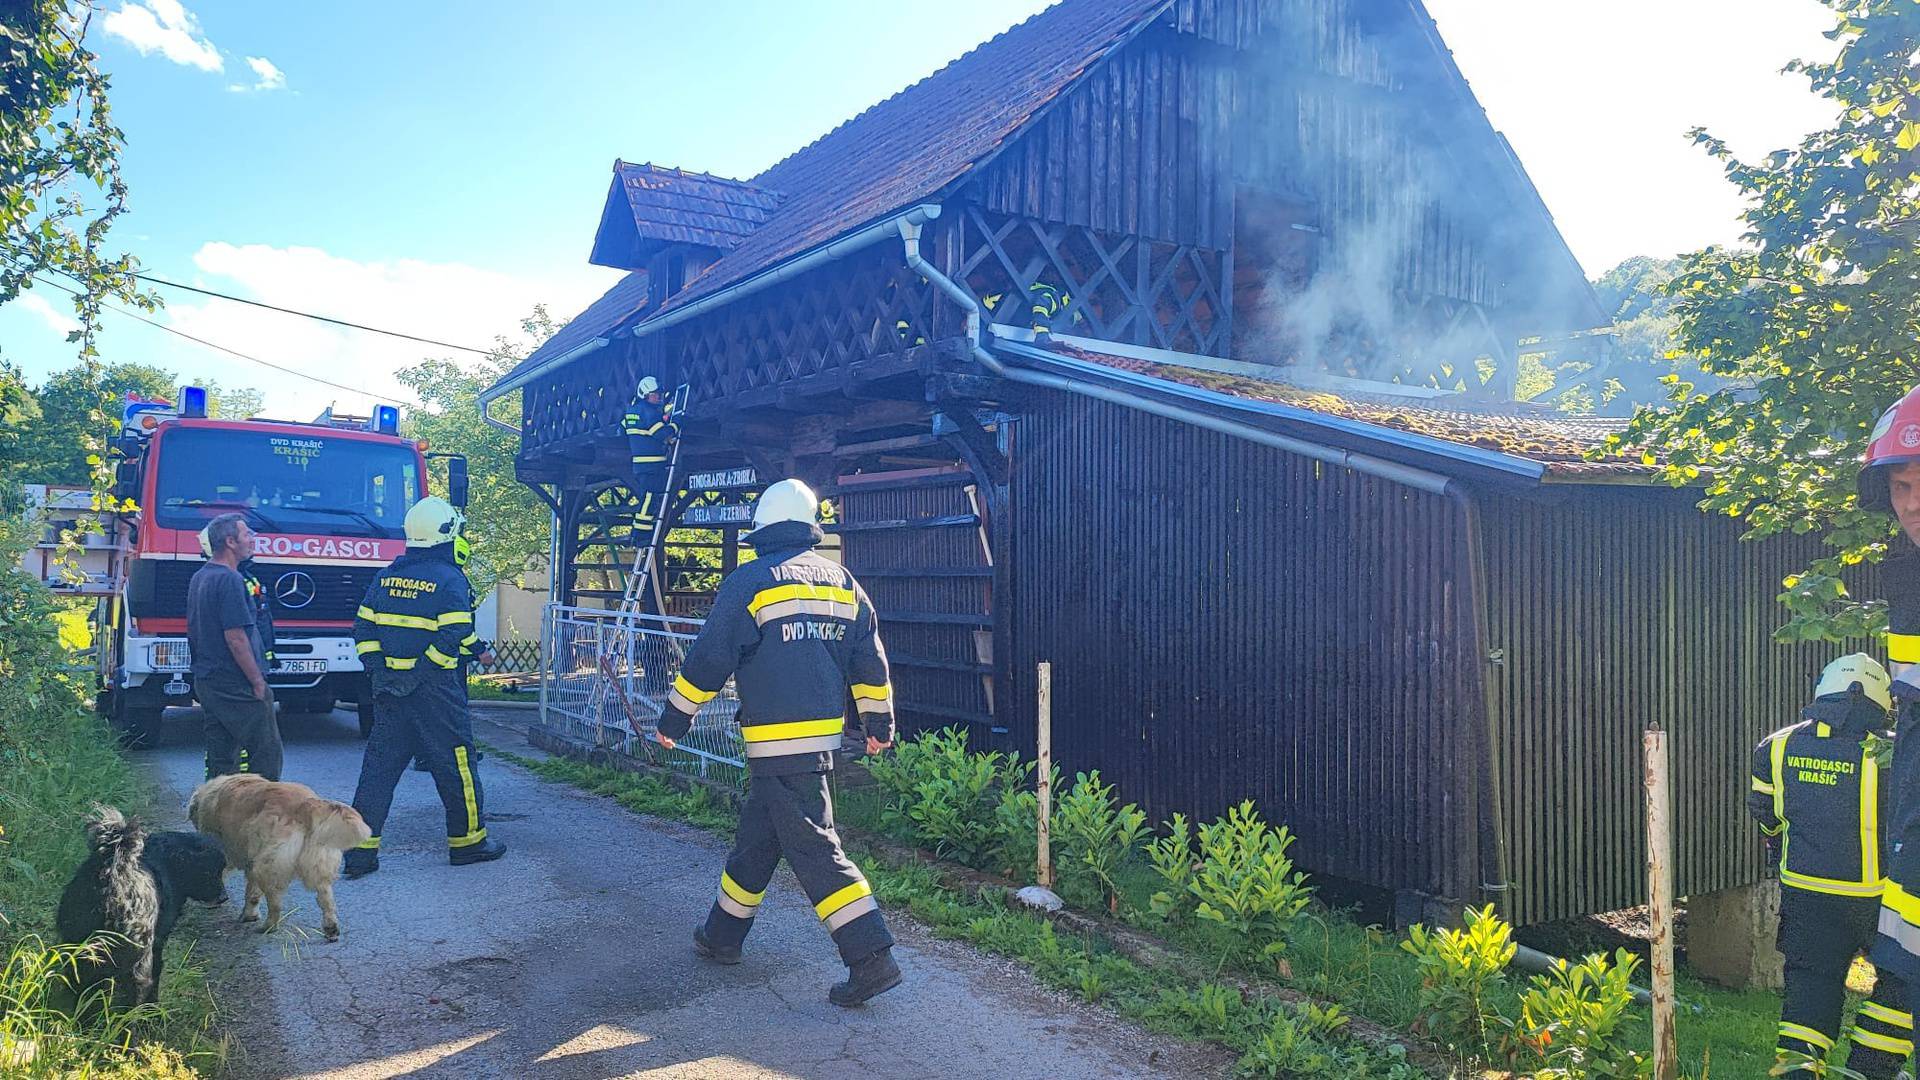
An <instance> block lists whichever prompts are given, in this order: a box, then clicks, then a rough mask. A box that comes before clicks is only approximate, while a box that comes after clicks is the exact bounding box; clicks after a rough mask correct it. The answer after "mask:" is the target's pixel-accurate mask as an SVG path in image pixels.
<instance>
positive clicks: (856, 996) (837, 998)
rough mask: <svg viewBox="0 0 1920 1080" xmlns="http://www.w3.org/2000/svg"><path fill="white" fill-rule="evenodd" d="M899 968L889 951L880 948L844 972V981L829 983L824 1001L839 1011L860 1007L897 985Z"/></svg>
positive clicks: (888, 949) (889, 949) (898, 983)
mask: <svg viewBox="0 0 1920 1080" xmlns="http://www.w3.org/2000/svg"><path fill="white" fill-rule="evenodd" d="M900 978H901V976H900V965H899V964H896V963H894V962H893V950H892V949H891V948H886V949H881V950H880V951H879V952H877V953H874V954H873V955H872V956H869V957H867V958H866V959H865V960H862V961H860V962H859V963H857V964H855V965H853V966H852V967H850V968H848V969H847V980H846V981H845V982H837V983H834V984H833V987H832V989H829V990H828V991H827V1000H828V1001H831V1002H833V1003H834V1004H835V1005H838V1006H840V1007H841V1008H843V1009H851V1008H853V1007H854V1006H855V1005H860V1004H864V1003H865V1002H866V1001H867V999H868V998H871V997H874V996H875V995H878V994H884V993H886V992H887V991H889V990H891V989H893V988H894V987H896V986H899V985H900Z"/></svg>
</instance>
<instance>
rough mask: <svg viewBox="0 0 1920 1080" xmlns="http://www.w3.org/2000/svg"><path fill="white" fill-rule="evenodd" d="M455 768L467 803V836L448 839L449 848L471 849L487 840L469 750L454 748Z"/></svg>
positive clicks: (462, 747)
mask: <svg viewBox="0 0 1920 1080" xmlns="http://www.w3.org/2000/svg"><path fill="white" fill-rule="evenodd" d="M453 767H454V768H456V769H458V770H460V795H461V797H462V798H464V799H465V800H466V802H467V835H465V836H449V837H447V846H448V847H469V846H471V845H473V844H477V843H479V842H480V841H482V840H485V839H486V838H487V830H485V829H483V828H481V827H480V800H479V799H478V798H477V797H475V796H474V793H473V769H472V768H471V767H469V766H468V764H467V748H466V747H464V746H456V747H454V748H453Z"/></svg>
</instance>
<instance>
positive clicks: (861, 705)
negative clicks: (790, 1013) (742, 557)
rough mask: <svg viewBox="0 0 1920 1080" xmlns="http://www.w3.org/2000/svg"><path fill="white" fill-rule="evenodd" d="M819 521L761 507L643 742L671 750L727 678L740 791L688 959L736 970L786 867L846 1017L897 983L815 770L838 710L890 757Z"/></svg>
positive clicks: (866, 633)
mask: <svg viewBox="0 0 1920 1080" xmlns="http://www.w3.org/2000/svg"><path fill="white" fill-rule="evenodd" d="M819 512H820V500H819V499H818V498H817V497H815V496H814V494H813V492H812V491H811V490H809V489H808V487H807V486H806V485H805V484H803V483H801V482H800V481H798V480H782V481H780V482H779V483H777V484H774V485H772V486H770V487H768V488H767V490H766V492H765V494H763V495H761V496H760V501H759V502H758V503H757V504H756V505H755V506H754V513H753V531H752V532H751V533H749V534H748V535H747V537H746V540H747V543H749V544H751V545H753V549H754V551H755V552H757V553H758V558H756V559H754V560H753V561H752V562H750V563H748V564H747V565H745V566H743V567H741V568H740V569H738V570H735V571H734V572H733V573H732V574H731V575H729V576H728V578H727V579H726V580H725V581H724V582H722V583H721V584H720V592H719V594H718V595H717V596H716V597H715V598H714V605H713V611H712V612H711V613H710V614H709V615H708V616H707V623H706V626H705V627H704V628H703V629H702V630H701V631H700V637H699V639H698V640H697V641H695V642H694V643H693V647H692V648H691V649H689V650H688V652H687V659H686V663H685V664H684V665H682V667H681V669H680V675H679V677H678V678H677V679H675V680H674V684H673V689H672V690H671V691H670V692H669V693H668V695H667V706H666V710H665V711H664V712H663V713H662V715H661V717H660V726H659V730H658V731H657V732H656V733H655V734H654V738H656V739H657V740H659V742H660V744H661V745H663V746H666V747H669V748H670V747H672V746H673V744H674V741H675V740H676V739H682V738H685V737H686V734H687V732H688V731H690V730H692V727H693V719H694V714H695V713H697V712H699V710H700V707H701V706H702V705H704V704H705V703H707V702H709V701H711V700H713V698H714V697H715V696H716V695H717V694H719V693H720V689H721V687H723V686H725V685H726V682H727V678H728V677H729V676H732V677H733V678H734V680H735V685H736V687H737V689H738V691H739V696H740V713H739V721H740V734H741V736H742V737H743V738H744V739H745V741H746V748H747V768H748V771H749V772H750V773H751V776H752V783H751V785H750V786H749V787H748V790H747V802H746V805H745V806H744V807H742V808H741V811H740V826H739V832H738V834H737V835H736V836H735V837H734V844H733V852H732V854H730V855H728V856H727V865H726V869H725V870H724V871H723V872H722V873H721V875H720V890H719V896H718V897H717V898H716V899H715V900H714V904H713V908H712V910H711V911H709V912H708V914H707V921H706V923H705V925H703V926H701V927H700V928H699V929H697V930H695V931H694V932H693V945H694V950H695V951H696V952H698V953H699V954H700V955H701V956H703V957H705V958H707V959H709V960H712V961H714V962H716V963H721V964H737V963H739V962H740V948H741V944H742V943H743V942H744V941H745V940H746V936H747V931H748V930H749V929H751V928H752V927H753V917H754V915H755V913H756V912H758V911H759V908H760V902H761V899H762V898H763V897H764V896H765V895H766V891H767V885H768V883H769V882H771V881H772V880H773V871H774V868H775V867H777V866H778V865H779V863H780V859H781V857H782V856H784V857H785V858H786V860H787V863H788V865H790V866H792V867H793V872H794V875H795V876H796V877H798V878H799V879H800V887H801V888H802V889H805V890H806V893H807V899H808V900H810V901H811V902H812V903H813V910H814V913H815V914H816V915H818V916H819V917H820V921H821V923H823V924H824V925H825V926H826V928H827V932H828V933H830V934H831V935H832V936H833V940H834V943H835V944H837V945H838V946H839V948H840V958H841V960H843V961H844V962H845V963H846V965H847V978H846V980H845V981H844V982H840V983H836V984H835V985H834V986H833V987H832V989H830V990H829V991H828V992H827V998H828V1000H830V1001H832V1002H833V1003H834V1004H835V1005H841V1006H847V1007H851V1006H854V1005H859V1004H861V1003H862V1002H864V1001H866V1000H867V999H868V998H871V997H873V996H874V995H875V994H879V993H881V992H883V991H886V990H890V989H892V988H893V987H895V986H898V985H900V967H899V965H898V964H896V963H894V960H893V952H892V950H893V935H892V934H890V933H889V932H888V931H887V923H886V919H885V918H883V917H882V916H881V914H880V905H879V904H878V902H876V901H875V900H874V897H873V889H872V888H871V887H870V886H869V885H868V884H867V879H866V877H865V876H863V875H862V874H861V873H860V868H859V867H857V866H855V865H853V863H851V862H849V861H848V860H847V856H846V853H845V852H843V851H842V850H841V848H840V836H839V834H838V833H836V832H835V831H834V827H833V799H832V796H831V794H830V793H829V791H828V790H827V772H828V771H829V770H830V769H832V768H833V751H834V750H835V749H836V748H838V747H839V745H840V733H841V730H842V729H843V728H844V727H845V725H846V710H847V702H848V700H849V698H851V700H852V701H853V703H854V706H855V707H856V708H857V709H858V711H859V714H860V720H861V723H862V726H863V727H864V729H865V731H866V736H867V752H868V753H870V754H877V753H879V752H880V751H882V750H884V749H886V748H887V747H889V746H891V745H893V735H894V727H893V689H892V686H891V684H890V683H889V682H888V675H887V653H886V650H885V649H884V648H883V647H882V646H881V644H880V634H879V624H878V620H877V619H876V618H875V617H874V613H873V604H872V603H871V602H870V601H869V600H868V599H867V595H866V592H865V591H864V590H862V589H861V588H860V585H859V583H858V582H856V581H854V579H853V575H852V574H849V573H847V571H846V570H845V569H843V568H842V567H840V566H839V565H838V564H836V563H833V562H830V561H828V560H827V559H825V558H822V557H821V556H819V555H817V554H815V553H814V550H813V549H814V548H815V547H817V546H818V545H819V544H820V543H821V542H822V541H823V540H824V539H825V536H824V535H823V534H822V533H821V531H820V527H819V525H818V524H817V522H818V520H819Z"/></svg>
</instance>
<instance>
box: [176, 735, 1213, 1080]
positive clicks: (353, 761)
mask: <svg viewBox="0 0 1920 1080" xmlns="http://www.w3.org/2000/svg"><path fill="white" fill-rule="evenodd" d="M492 715H493V716H494V717H495V718H497V719H499V720H503V721H505V722H506V723H509V724H510V723H512V722H514V721H515V720H516V719H519V718H521V717H524V716H525V715H526V714H516V713H509V712H499V713H494V714H492ZM199 726H200V722H199V714H198V713H197V712H192V711H183V710H175V711H173V712H171V713H170V714H169V721H168V725H167V733H166V738H165V740H164V741H163V743H162V745H161V747H160V748H159V749H157V750H154V751H150V752H148V753H147V754H145V755H143V760H144V761H145V762H146V763H147V765H148V767H149V768H150V770H151V771H152V773H153V774H154V778H155V779H156V780H157V781H158V782H159V783H160V784H162V785H163V787H164V788H166V789H167V790H168V791H169V792H170V793H171V794H172V795H173V796H174V797H175V798H176V799H177V805H178V806H180V807H182V808H184V806H185V803H186V797H187V795H188V794H189V793H190V792H191V791H192V788H193V787H194V785H195V784H196V783H197V782H198V781H199V779H200V777H201V771H202V758H201V744H200V739H199ZM282 728H283V731H284V733H285V740H286V743H287V761H286V778H287V779H290V780H297V781H299V782H301V783H304V784H307V785H309V786H311V787H313V788H314V789H315V790H317V791H318V792H320V793H321V794H322V795H325V796H328V797H331V798H339V799H348V798H351V796H352V793H353V786H354V781H355V778H356V777H357V775H358V772H359V765H360V753H361V747H362V745H363V744H362V743H361V741H360V739H359V737H358V733H357V729H356V727H355V725H354V717H353V714H352V713H351V712H344V711H343V712H336V713H335V714H333V715H332V716H331V717H283V718H282ZM480 737H481V739H482V740H483V741H486V742H489V743H492V744H494V745H498V746H504V747H509V748H513V749H516V750H519V749H521V748H522V747H523V745H524V743H523V740H522V737H521V735H520V732H519V731H518V730H515V729H511V728H509V727H505V726H501V725H500V724H497V723H493V722H491V721H483V722H482V724H481V734H480ZM527 752H528V753H529V754H531V753H533V752H532V751H531V750H528V751H527ZM481 778H482V781H483V783H484V785H485V789H486V798H487V810H488V814H489V818H490V823H489V826H488V827H489V829H490V830H491V831H492V832H493V834H494V835H497V836H499V837H500V838H502V839H504V840H505V841H506V843H507V844H508V845H509V848H510V850H509V852H508V854H507V856H506V858H505V859H503V860H501V861H499V862H496V863H491V864H485V865H481V866H473V867H460V868H455V867H450V866H448V865H447V863H446V857H445V851H446V847H445V839H444V836H443V835H442V834H443V829H444V825H445V821H444V818H443V817H442V815H441V811H440V808H439V802H438V799H437V797H436V796H435V794H434V789H433V785H432V783H431V781H430V780H429V779H428V777H427V775H426V774H425V773H416V772H409V773H408V774H407V776H406V778H405V779H403V780H402V781H401V784H400V789H399V793H398V796H397V798H396V800H395V803H394V811H393V816H392V817H391V819H390V820H389V821H388V824H387V826H386V829H385V836H384V841H383V844H384V846H383V849H382V853H381V869H380V872H379V873H377V874H374V875H372V876H371V877H367V878H363V879H361V880H359V881H351V882H349V881H342V882H341V883H340V885H339V887H338V888H337V890H336V896H337V899H338V903H339V907H340V920H341V924H342V927H343V928H344V931H345V935H344V938H343V940H342V941H340V942H339V943H337V944H328V943H327V942H326V941H325V940H323V939H322V938H321V936H320V934H319V930H318V925H319V913H318V911H317V909H316V907H315V905H314V903H313V898H312V897H311V896H310V895H308V894H307V893H306V892H305V891H304V890H303V889H301V888H300V887H299V886H295V892H294V893H293V894H291V895H290V896H289V901H290V909H291V911H292V915H291V916H290V918H289V919H288V924H289V925H288V926H287V927H285V928H283V929H281V930H280V931H278V932H277V933H274V934H271V935H267V936H259V935H255V934H253V933H252V929H251V928H252V926H254V925H256V924H247V926H244V927H243V926H242V925H241V924H240V923H239V922H238V921H237V918H238V911H237V910H235V907H234V906H231V905H230V906H229V907H228V908H226V909H224V910H222V911H219V912H212V913H207V914H202V915H198V916H196V917H195V918H194V919H193V920H192V921H193V923H194V924H195V925H197V926H198V927H199V928H200V930H201V933H202V936H203V940H202V948H203V949H205V950H206V953H207V955H210V956H213V957H215V958H216V959H218V958H221V957H224V958H225V962H216V963H215V964H214V967H215V968H216V970H217V971H219V972H220V974H219V976H218V978H219V982H220V984H221V991H222V999H223V1000H224V1001H225V1002H226V1003H227V1006H228V1008H229V1009H230V1011H231V1012H232V1014H233V1021H234V1030H235V1032H236V1035H237V1041H238V1044H239V1045H238V1050H237V1053H236V1058H235V1072H236V1073H237V1074H238V1075H241V1076H246V1077H276V1078H278V1077H295V1076H298V1077H324V1078H327V1080H363V1078H364V1080H372V1078H381V1077H399V1076H407V1077H442V1076H444V1077H458V1078H460V1080H484V1078H490V1077H530V1078H546V1077H562V1078H572V1077H582V1078H584V1077H595V1078H598V1077H615V1076H649V1077H652V1076H659V1077H726V1078H733V1077H822V1078H826V1077H833V1078H843V1077H850V1076H874V1077H930V1076H940V1077H994V1078H1020V1077H1034V1078H1040V1077H1049V1078H1078V1077H1149V1076H1152V1077H1158V1076H1208V1075H1217V1074H1219V1073H1220V1072H1221V1069H1222V1061H1221V1059H1220V1058H1219V1057H1218V1056H1217V1055H1216V1054H1214V1053H1212V1052H1210V1051H1206V1050H1203V1049H1199V1048H1196V1047H1193V1046H1191V1045H1188V1044H1185V1043H1181V1042H1178V1041H1176V1040H1170V1039H1165V1038H1162V1037H1160V1036H1156V1035H1151V1034H1148V1033H1146V1032H1144V1031H1141V1030H1140V1029H1138V1028H1136V1027H1134V1026H1132V1025H1129V1024H1127V1023H1125V1022H1122V1021H1120V1020H1117V1019H1116V1018H1114V1017H1112V1016H1111V1015H1109V1014H1106V1013H1104V1012H1102V1011H1100V1010H1097V1009H1093V1008H1090V1007H1088V1006H1085V1005H1083V1004H1081V1003H1080V1002H1079V1001H1078V1000H1077V999H1074V998H1070V997H1066V996H1064V995H1059V994H1056V993H1054V992H1051V991H1049V990H1047V989H1045V988H1042V987H1040V986H1039V985H1038V984H1036V983H1035V982H1034V981H1033V980H1032V979H1031V977H1029V976H1028V975H1027V974H1026V973H1024V972H1022V971H1020V970H1018V969H1015V968H1012V967H1010V966H1008V965H1006V964H1004V963H1002V962H999V961H997V960H994V959H992V958H988V957H984V956H982V955H980V954H978V953H975V952H973V951H972V950H970V949H967V948H965V947H963V946H959V945H956V944H953V943H950V942H941V941H937V940H934V939H933V938H932V937H931V935H930V934H928V933H927V932H926V931H925V930H924V929H923V928H921V927H919V926H917V925H916V924H914V923H912V922H911V920H908V919H904V918H902V917H900V916H899V915H898V914H897V913H891V912H890V913H889V918H890V919H891V920H892V922H893V925H894V932H895V935H896V936H897V937H898V938H899V939H900V944H899V945H898V946H897V947H896V949H895V954H896V956H898V958H899V960H900V963H901V966H902V967H903V968H904V969H905V970H906V974H907V982H906V983H905V985H903V986H902V987H900V988H898V989H896V990H893V991H891V992H889V993H887V994H886V995H883V996H882V997H880V998H877V999H875V1001H874V1002H872V1003H870V1004H869V1005H868V1006H867V1007H865V1008H862V1009H856V1010H844V1009H839V1008H836V1007H835V1006H833V1005H830V1004H828V1002H827V1000H826V988H827V986H828V985H829V984H830V983H832V982H833V981H835V980H836V979H838V978H840V977H841V976H842V975H843V974H844V971H845V969H844V968H842V967H840V965H839V962H838V958H837V956H836V954H835V953H834V951H833V947H832V944H831V941H830V939H829V938H828V937H827V935H826V933H825V931H823V930H822V929H821V927H820V925H819V922H818V920H816V919H815V918H814V916H813V912H812V909H811V908H810V907H809V906H808V904H807V903H806V900H805V897H804V896H803V895H802V894H801V893H800V890H799V887H798V885H797V884H796V883H795V882H794V881H793V879H792V877H791V875H790V874H788V872H787V871H786V870H784V869H783V870H782V871H781V873H780V876H779V877H777V878H776V879H775V881H774V885H773V887H772V889H771V890H770V892H769V894H768V898H767V902H766V904H765V905H764V906H763V907H762V909H761V915H760V918H759V920H758V924H757V926H756V927H755V929H754V933H753V935H752V937H751V938H750V939H749V941H748V952H747V960H746V962H745V963H744V964H742V965H741V966H739V967H733V968H719V967H714V966H711V965H709V964H706V963H703V962H701V961H700V960H699V959H697V958H696V957H695V956H694V955H693V951H692V948H691V946H690V944H689V940H688V935H689V934H690V933H691V931H692V928H693V926H694V924H695V923H696V922H697V921H698V920H699V919H700V918H702V917H703V916H704V914H705V912H706V909H707V906H708V904H709V903H710V902H711V900H712V896H713V892H714V889H715V883H716V881H717V880H718V877H719V871H720V866H721V862H722V860H723V857H724V854H725V845H724V844H723V843H722V842H720V841H719V840H717V839H715V838H713V837H711V836H709V835H707V834H705V833H701V832H698V831H696V830H693V829H690V828H687V827H684V826H680V825H677V824H674V823H671V822H664V821H659V820H656V819H652V818H645V817H640V816H637V815H634V814H632V813H630V812H629V811H627V810H626V809H624V808H622V807H620V806H619V805H617V804H615V803H614V802H612V801H611V800H608V799H604V798H600V797H597V796H593V795H588V794H586V793H584V792H581V791H579V790H577V789H575V788H572V787H568V786H565V785H559V784H552V783H548V782H546V781H543V780H540V779H538V778H536V777H534V776H532V775H531V774H529V773H527V772H526V771H525V770H522V769H519V768H516V767H514V766H512V765H508V764H506V763H504V762H499V761H496V760H493V759H488V760H486V761H485V762H484V763H483V764H482V766H481ZM239 891H240V890H239V887H238V882H237V881H236V882H233V883H230V889H229V892H230V893H231V894H232V895H233V896H235V897H237V896H238V895H239Z"/></svg>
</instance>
